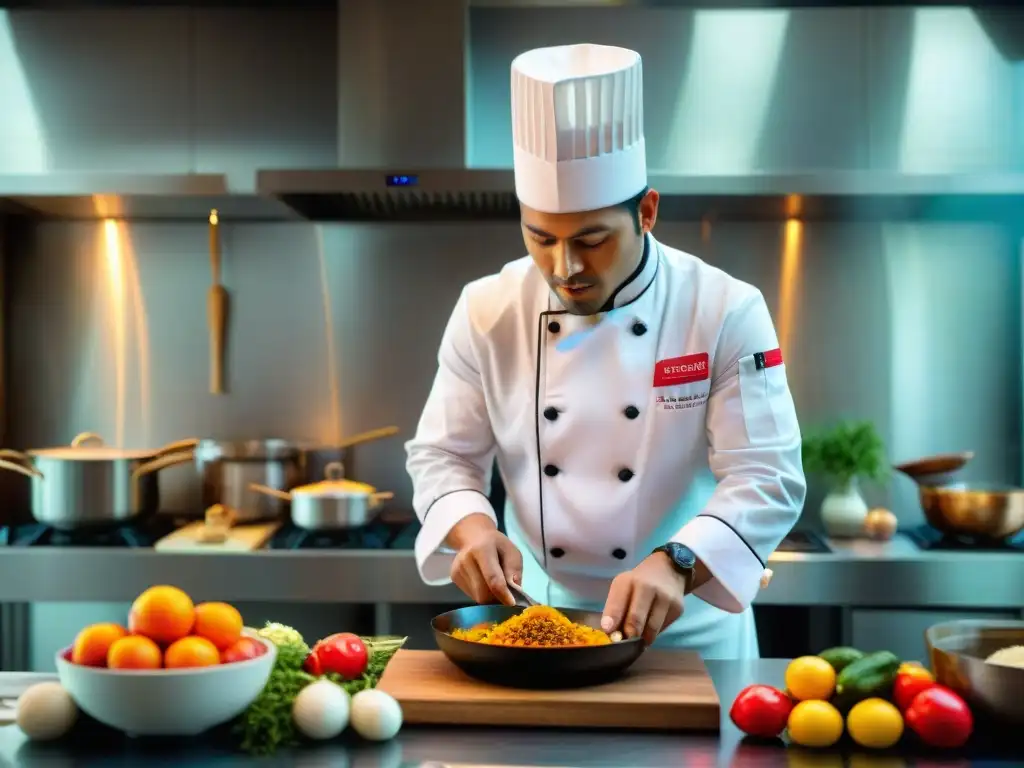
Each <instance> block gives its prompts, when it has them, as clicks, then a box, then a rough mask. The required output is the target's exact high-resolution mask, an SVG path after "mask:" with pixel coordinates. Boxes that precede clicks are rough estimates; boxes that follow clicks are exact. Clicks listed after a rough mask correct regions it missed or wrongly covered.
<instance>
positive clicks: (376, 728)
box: [352, 688, 402, 741]
mask: <svg viewBox="0 0 1024 768" xmlns="http://www.w3.org/2000/svg"><path fill="white" fill-rule="evenodd" d="M352 727H353V728H354V729H355V731H356V733H358V734H359V735H360V736H362V737H363V738H364V739H369V740H370V741H387V740H388V739H393V738H394V737H395V734H397V733H398V732H399V730H401V728H402V707H401V706H399V704H398V702H397V701H395V700H394V698H393V697H391V696H390V695H388V694H386V693H384V691H378V690H377V689H376V688H368V689H367V690H365V691H360V692H359V693H357V694H356V695H355V696H353V697H352Z"/></svg>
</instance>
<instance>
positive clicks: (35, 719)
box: [15, 681, 78, 741]
mask: <svg viewBox="0 0 1024 768" xmlns="http://www.w3.org/2000/svg"><path fill="white" fill-rule="evenodd" d="M77 719H78V706H77V705H76V704H75V701H74V699H72V698H71V695H70V694H69V693H68V692H67V691H66V690H64V686H62V685H61V684H60V683H58V682H55V681H54V682H46V683H36V684H35V685H33V686H32V687H31V688H27V689H26V690H25V691H24V692H23V693H22V694H21V696H20V697H18V713H17V715H16V716H15V721H16V722H17V723H18V727H19V728H21V730H22V731H23V732H24V734H25V735H26V736H28V737H29V738H30V739H32V740H33V741H49V740H51V739H59V738H60V737H61V736H63V735H64V734H65V733H67V732H68V731H70V730H71V727H72V726H73V725H74V724H75V721H76V720H77Z"/></svg>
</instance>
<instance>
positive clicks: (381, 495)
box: [370, 491, 395, 506]
mask: <svg viewBox="0 0 1024 768" xmlns="http://www.w3.org/2000/svg"><path fill="white" fill-rule="evenodd" d="M393 498H395V494H393V493H392V492H391V491H380V492H378V493H371V494H370V503H371V504H373V505H374V506H377V505H378V504H380V503H381V502H382V501H390V500H391V499H393Z"/></svg>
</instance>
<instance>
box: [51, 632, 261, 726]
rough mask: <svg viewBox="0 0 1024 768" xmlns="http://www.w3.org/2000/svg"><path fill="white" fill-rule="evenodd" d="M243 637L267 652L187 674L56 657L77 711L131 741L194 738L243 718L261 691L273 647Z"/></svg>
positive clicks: (67, 654)
mask: <svg viewBox="0 0 1024 768" xmlns="http://www.w3.org/2000/svg"><path fill="white" fill-rule="evenodd" d="M245 634H246V635H248V636H249V637H253V638H255V639H256V640H258V641H259V642H261V643H263V645H264V646H265V647H266V649H267V652H266V653H264V654H263V655H262V656H259V657H257V658H255V659H247V660H245V661H236V662H233V663H231V664H220V665H218V666H215V667H196V668H192V669H145V670H128V669H123V670H122V669H103V668H98V667H86V666H83V665H81V664H72V663H71V661H70V656H71V649H70V648H65V649H64V650H63V651H60V652H59V653H58V654H57V674H58V676H59V677H60V682H61V685H63V686H64V689H65V690H66V691H67V692H68V693H69V694H70V695H71V698H72V699H74V700H75V703H76V704H78V706H79V708H80V709H81V710H82V711H83V712H85V713H86V714H88V715H91V716H92V717H94V718H95V719H96V720H99V721H100V722H101V723H103V724H105V725H109V726H110V727H111V728H116V729H117V730H119V731H124V732H125V733H127V734H129V735H130V736H195V735H196V734H199V733H202V732H203V731H206V730H209V729H210V728H214V727H215V726H218V725H221V724H223V723H226V722H227V721H228V720H231V719H232V718H235V717H237V716H238V715H240V714H242V712H244V711H245V709H246V708H247V707H248V706H249V705H250V704H252V702H253V701H254V700H255V699H256V697H257V696H259V695H260V693H261V692H262V691H263V688H264V686H265V685H266V684H267V679H268V678H269V677H270V672H271V670H272V669H273V667H274V660H275V659H276V658H277V646H275V645H274V644H273V643H272V642H270V641H269V640H265V639H264V638H262V637H256V633H255V632H254V631H253V630H250V629H246V630H245Z"/></svg>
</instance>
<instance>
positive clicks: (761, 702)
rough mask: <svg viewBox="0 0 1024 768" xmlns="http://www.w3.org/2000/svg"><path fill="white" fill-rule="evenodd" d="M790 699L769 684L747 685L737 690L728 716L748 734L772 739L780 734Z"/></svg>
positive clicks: (790, 703)
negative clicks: (737, 692)
mask: <svg viewBox="0 0 1024 768" xmlns="http://www.w3.org/2000/svg"><path fill="white" fill-rule="evenodd" d="M792 709H793V700H792V699H790V698H789V696H787V695H786V694H785V693H783V692H782V691H780V690H779V689H778V688H772V687H771V686H770V685H750V686H747V687H746V688H744V689H743V690H742V691H740V692H739V695H738V696H737V697H736V700H735V701H733V703H732V707H731V708H730V710H729V718H730V719H731V720H732V721H733V723H734V724H735V725H736V727H737V728H739V729H740V730H741V731H743V732H744V733H745V734H747V735H748V736H758V737H760V738H763V739H772V738H775V737H776V736H778V735H779V734H780V733H782V731H783V729H784V728H785V727H786V721H787V720H788V719H789V713H790V712H791V711H792Z"/></svg>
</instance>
